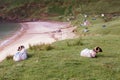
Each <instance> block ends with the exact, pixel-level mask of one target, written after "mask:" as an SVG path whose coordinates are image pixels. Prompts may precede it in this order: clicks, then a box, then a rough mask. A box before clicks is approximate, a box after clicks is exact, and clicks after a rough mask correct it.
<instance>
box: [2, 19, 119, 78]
mask: <svg viewBox="0 0 120 80" xmlns="http://www.w3.org/2000/svg"><path fill="white" fill-rule="evenodd" d="M89 20H91V18H89ZM77 21H78V20H77ZM119 21H120V18H116V19H115V20H113V21H109V22H104V21H103V20H101V18H97V20H93V21H92V23H93V24H92V25H93V26H89V27H88V29H89V32H87V33H82V30H83V29H84V28H85V27H83V26H79V27H78V29H77V32H78V33H77V34H78V35H80V37H79V38H76V39H69V40H63V41H58V42H55V43H53V44H50V45H44V44H43V45H35V46H31V47H30V48H29V49H28V50H27V51H28V59H27V60H24V61H21V62H14V61H13V60H12V59H11V58H7V59H6V60H4V61H3V62H1V63H0V71H1V73H0V80H119V79H120V76H119V74H120V64H119V61H120V49H119V46H120V42H119V41H120V36H119V34H120V33H119V31H120V28H119V25H120V23H119ZM78 22H79V21H78ZM103 24H106V25H107V26H106V27H105V28H104V27H102V25H103ZM82 34H84V35H83V36H82ZM95 46H100V47H101V48H102V49H103V52H102V53H99V54H98V57H97V58H94V59H90V58H84V57H81V56H80V55H79V53H80V51H81V50H82V49H84V48H90V49H92V48H93V47H95Z"/></svg>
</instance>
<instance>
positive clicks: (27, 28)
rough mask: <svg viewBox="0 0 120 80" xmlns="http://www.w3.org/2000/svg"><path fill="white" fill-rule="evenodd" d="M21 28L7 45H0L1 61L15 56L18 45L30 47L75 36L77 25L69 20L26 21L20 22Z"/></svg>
mask: <svg viewBox="0 0 120 80" xmlns="http://www.w3.org/2000/svg"><path fill="white" fill-rule="evenodd" d="M20 25H21V29H20V31H18V32H17V33H16V34H15V35H14V36H13V37H11V38H10V41H9V42H8V43H7V45H5V46H3V47H0V48H1V50H0V62H1V61H3V60H4V59H5V58H6V57H7V56H13V55H14V54H15V53H16V51H17V48H18V46H20V45H24V46H25V48H29V45H36V44H42V43H45V44H51V43H52V42H55V41H58V40H64V39H68V38H74V37H75V34H74V33H73V32H72V31H73V30H74V29H75V27H71V26H70V23H68V22H44V21H39V22H24V23H20Z"/></svg>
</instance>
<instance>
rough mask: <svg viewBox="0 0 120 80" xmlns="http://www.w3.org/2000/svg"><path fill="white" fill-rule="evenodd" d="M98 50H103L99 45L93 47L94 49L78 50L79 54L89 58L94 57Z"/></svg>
mask: <svg viewBox="0 0 120 80" xmlns="http://www.w3.org/2000/svg"><path fill="white" fill-rule="evenodd" d="M98 52H103V51H102V49H101V48H100V47H95V48H94V49H92V50H91V49H88V48H86V49H83V50H82V51H81V52H80V56H83V57H90V58H95V57H96V55H97V53H98Z"/></svg>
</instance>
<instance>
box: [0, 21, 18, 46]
mask: <svg viewBox="0 0 120 80" xmlns="http://www.w3.org/2000/svg"><path fill="white" fill-rule="evenodd" d="M19 29H20V25H19V24H17V23H0V45H2V44H5V43H7V42H8V39H9V38H10V37H12V36H13V35H15V33H16V32H17V31H18V30H19Z"/></svg>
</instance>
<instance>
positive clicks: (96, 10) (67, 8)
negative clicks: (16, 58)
mask: <svg viewBox="0 0 120 80" xmlns="http://www.w3.org/2000/svg"><path fill="white" fill-rule="evenodd" d="M119 4H120V1H119V0H109V1H108V0H0V19H5V20H14V21H20V20H22V21H27V20H28V21H29V20H31V21H35V20H39V19H43V20H44V19H47V20H48V19H59V18H60V19H61V18H64V17H65V16H68V15H70V14H72V15H74V16H76V15H78V14H101V13H111V14H115V15H116V14H117V15H118V14H119V13H120V7H119ZM59 16H61V17H59ZM60 19H59V20H60Z"/></svg>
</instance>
